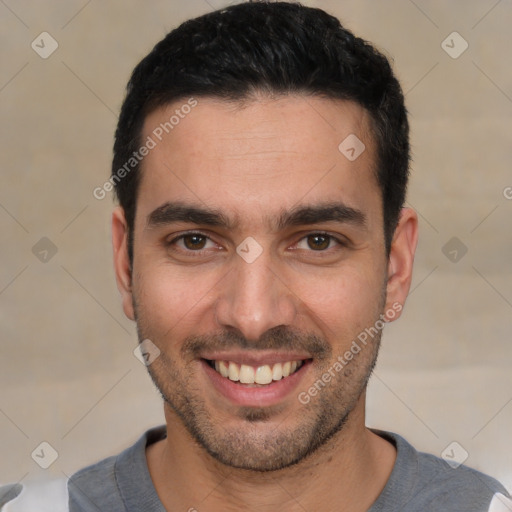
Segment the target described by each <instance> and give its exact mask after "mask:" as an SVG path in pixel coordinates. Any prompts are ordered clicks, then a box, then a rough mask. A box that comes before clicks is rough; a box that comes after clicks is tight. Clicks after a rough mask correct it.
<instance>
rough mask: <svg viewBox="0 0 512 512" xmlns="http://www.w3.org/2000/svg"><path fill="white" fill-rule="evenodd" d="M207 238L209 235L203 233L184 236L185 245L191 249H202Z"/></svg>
mask: <svg viewBox="0 0 512 512" xmlns="http://www.w3.org/2000/svg"><path fill="white" fill-rule="evenodd" d="M207 240H208V239H207V237H205V236H203V235H197V234H193V235H185V236H184V237H183V245H184V246H185V247H186V248H187V249H189V250H191V251H200V250H201V249H204V247H205V245H206V242H207Z"/></svg>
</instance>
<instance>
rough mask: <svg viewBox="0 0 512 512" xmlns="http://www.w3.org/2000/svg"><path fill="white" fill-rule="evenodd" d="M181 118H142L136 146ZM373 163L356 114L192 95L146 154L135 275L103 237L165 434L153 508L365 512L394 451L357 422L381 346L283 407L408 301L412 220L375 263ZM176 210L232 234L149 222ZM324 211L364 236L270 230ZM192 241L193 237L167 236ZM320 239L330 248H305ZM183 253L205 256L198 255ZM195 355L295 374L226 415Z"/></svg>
mask: <svg viewBox="0 0 512 512" xmlns="http://www.w3.org/2000/svg"><path fill="white" fill-rule="evenodd" d="M183 103H184V102H183ZM180 105H181V102H177V103H175V104H172V105H169V106H167V107H165V108H160V109H158V110H156V111H155V112H153V113H152V114H150V115H149V116H148V118H147V119H146V122H145V125H144V131H143V140H145V138H146V137H147V136H148V135H151V132H152V130H153V129H154V127H155V126H158V125H159V124H160V123H161V122H165V121H166V120H167V119H169V117H170V115H171V114H172V112H173V111H174V110H175V109H176V108H179V107H180ZM349 134H356V135H357V137H358V138H359V139H360V140H362V141H363V142H364V144H365V146H366V150H365V151H364V152H363V153H362V154H361V155H360V156H359V157H358V158H357V159H356V160H355V161H349V160H348V159H347V158H346V157H345V156H344V155H343V154H342V153H341V152H340V151H339V150H338V145H339V144H340V142H341V141H342V140H344V139H345V138H346V137H347V136H348V135H349ZM374 165H375V147H374V143H373V141H372V137H371V132H370V130H369V118H368V114H367V113H366V112H365V111H364V109H362V108H361V107H359V106H358V105H356V104H354V103H351V102H347V101H333V100H327V99H321V98H313V97H305V96H300V95H294V96H286V97H278V98H268V97H263V96H259V97H255V98H253V99H251V100H248V101H246V102H244V104H240V103H228V102H224V101H220V100H215V99H212V98H198V105H197V106H196V107H195V108H194V109H193V110H192V112H191V113H190V114H188V115H187V116H186V117H185V118H184V119H183V120H181V121H180V123H179V125H177V126H175V127H174V129H173V131H172V132H170V133H169V134H168V136H167V137H166V138H164V140H163V141H162V142H160V143H159V144H158V145H157V146H156V147H155V148H154V149H152V150H151V151H150V152H149V154H148V155H147V156H146V157H145V159H144V161H143V171H142V180H141V184H140V189H139V193H138V198H137V213H136V218H135V227H134V261H133V268H132V266H131V265H130V261H129V259H128V254H127V226H126V222H125V218H124V214H123V211H122V209H121V208H118V209H116V210H115V211H114V213H113V217H112V234H113V247H114V263H115V270H116V277H117V283H118V287H119V290H120V292H121V295H122V301H123V308H124V312H125V314H126V315H127V316H128V317H129V318H131V319H134V320H136V321H137V327H138V331H139V336H140V339H141V340H142V339H150V340H151V341H152V342H153V343H154V344H155V345H156V346H157V347H158V348H159V350H160V351H161V354H160V357H158V358H157V359H156V360H155V361H154V363H152V365H151V366H150V367H149V370H150V373H151V375H152V377H153V380H154V381H155V383H156V384H157V386H158V388H159V389H160V391H161V393H162V395H163V396H164V398H165V402H164V410H165V418H166V423H167V429H168V433H169V435H168V437H167V438H166V439H165V440H163V441H160V442H159V443H156V444H154V445H152V446H150V447H148V449H147V460H148V467H149V470H150V474H151V477H152V479H153V482H154V484H155V488H156V490H157V493H158V495H159V497H160V499H161V501H162V503H163V505H164V506H165V507H166V509H167V510H189V509H190V508H192V507H195V508H197V510H201V511H203V510H207V511H212V512H215V511H217V510H219V511H220V510H222V511H230V510H242V509H243V510H250V511H253V510H254V511H256V510H257V511H271V510H277V509H281V510H286V511H295V510H297V511H298V510H300V511H303V510H325V511H331V510H332V511H334V510H336V511H340V510H342V511H345V510H346V511H348V510H350V511H352V512H353V511H365V510H368V508H369V507H370V506H371V504H372V503H373V502H374V501H375V500H376V498H377V497H378V495H379V493H380V492H381V491H382V489H383V488H384V486H385V484H386V481H387V479H388V478H389V475H390V474H391V471H392V468H393V464H394V461H395V458H396V453H395V449H394V447H393V446H392V445H391V444H390V443H388V442H387V441H385V440H384V439H382V438H381V437H379V436H377V435H375V434H374V433H372V432H371V431H370V430H368V429H367V428H366V427H365V411H364V407H365V389H366V383H367V380H368V377H369V374H370V372H371V369H372V367H373V365H374V363H375V360H376V357H377V352H378V345H379V341H380V340H379V338H380V336H376V337H375V339H373V340H372V342H371V343H368V344H367V345H366V346H364V347H362V350H361V352H360V353H358V354H357V356H355V357H354V358H353V359H352V361H350V363H349V364H347V366H346V367H345V368H344V369H343V370H342V371H340V372H337V373H336V376H335V378H333V379H332V381H331V382H330V383H329V384H328V385H327V386H325V387H324V388H323V389H322V390H321V391H320V392H319V393H318V394H317V395H316V396H314V397H312V399H311V401H310V402H309V403H308V404H306V405H304V404H302V403H301V402H300V401H299V400H298V399H297V395H298V393H299V392H301V391H307V390H308V388H310V387H311V386H312V385H313V384H314V383H315V382H316V381H317V380H318V379H321V377H322V375H323V374H324V373H325V372H326V371H327V370H328V369H329V368H330V367H332V365H333V363H334V361H335V360H336V358H337V357H338V356H339V355H342V354H344V353H345V352H346V351H347V350H348V349H349V348H350V346H351V343H352V341H353V340H354V339H356V338H357V335H358V334H359V333H361V332H362V331H364V329H365V328H366V327H369V326H373V325H374V324H375V322H376V320H378V319H379V315H380V314H383V313H384V314H385V312H386V311H389V310H393V309H396V308H393V305H395V306H396V304H401V305H403V304H404V302H405V299H406V296H407V293H408V291H409V286H410V282H411V275H412V265H413V259H414V251H415V248H416V242H417V217H416V214H415V213H414V211H412V210H411V209H406V208H404V209H403V210H402V213H401V217H400V221H399V224H398V226H397V229H396V232H395V235H394V239H393V243H392V247H391V252H390V254H389V258H388V257H387V256H386V252H385V246H384V234H383V233H384V232H383V216H382V199H381V193H380V189H379V187H378V184H377V181H376V178H375V175H374V171H373V169H374ZM176 202H180V204H185V205H187V206H194V207H197V208H202V209H205V208H209V209H210V210H215V211H218V212H221V213H222V214H223V215H224V216H225V217H226V218H227V219H229V220H230V222H231V224H232V225H231V226H229V227H227V226H209V225H204V224H201V223H199V224H198V223H192V222H184V221H179V222H176V221H175V222H171V223H169V222H161V223H154V222H153V223H151V222H149V219H150V217H151V214H152V212H154V211H155V210H156V209H158V208H159V207H161V206H162V205H164V204H166V203H176ZM340 202H342V203H343V204H344V205H345V206H348V207H350V208H352V209H353V210H357V211H359V212H360V213H362V215H363V216H364V223H358V222H354V221H347V220H345V221H342V222H341V221H338V220H324V219H323V218H316V219H315V222H314V223H312V224H311V223H306V222H304V219H302V221H301V223H300V224H297V225H285V226H278V225H276V222H275V220H276V219H278V218H280V217H281V218H282V216H283V214H284V213H286V212H291V211H294V210H296V209H297V208H300V207H305V206H308V207H317V206H319V205H325V204H333V203H337V204H338V203H340ZM190 231H193V232H194V233H200V234H201V235H202V236H203V237H207V238H206V239H205V238H201V237H199V238H196V239H191V238H190V237H189V238H187V239H185V240H186V241H188V245H186V244H185V243H184V242H185V240H184V239H179V240H176V238H177V237H179V236H180V235H183V234H186V233H189V232H190ZM318 233H327V234H328V235H330V236H331V237H333V238H326V239H325V238H323V239H322V238H320V239H318V238H316V239H315V238H311V237H309V238H308V236H310V235H315V234H318ZM247 237H252V238H253V239H254V240H256V241H257V243H258V244H259V246H260V247H261V249H262V252H261V254H260V255H259V256H258V257H257V258H256V259H255V261H253V262H252V263H248V262H246V261H245V260H244V259H243V258H241V257H240V256H239V254H237V252H236V248H237V246H239V244H241V242H242V241H244V240H245V239H246V238H247ZM336 239H338V240H340V241H341V242H342V243H338V242H336V241H335V240H336ZM192 241H195V242H198V241H199V245H201V244H205V245H203V246H202V249H201V250H200V251H197V249H195V247H197V245H194V244H191V242H192ZM318 241H320V242H322V243H320V244H317V243H316V242H318ZM323 242H327V243H326V244H323ZM319 247H320V248H319ZM399 316H400V314H399V312H397V313H396V314H395V315H394V318H393V319H396V318H398V317H399ZM389 320H391V318H390V319H389ZM198 340H199V342H201V343H202V344H199V345H197V344H196V345H194V342H197V341H198ZM193 347H202V349H201V350H202V351H203V352H201V350H199V349H198V350H199V352H197V351H196V352H195V351H194V350H192V348H193ZM205 347H210V348H211V350H213V352H215V351H219V350H221V347H226V349H227V350H228V351H233V352H235V351H236V352H237V354H242V357H243V356H244V355H251V356H254V355H258V354H262V353H265V354H273V353H275V352H280V351H281V352H282V351H285V352H286V350H292V349H291V348H290V347H292V348H293V350H294V351H295V352H296V353H298V352H300V353H301V354H304V355H308V356H310V358H311V362H310V364H309V365H308V366H307V367H304V369H303V370H302V373H301V377H300V383H299V385H298V386H297V388H296V389H294V391H293V392H291V393H289V394H288V395H286V396H285V397H284V398H282V399H280V400H279V401H278V403H276V404H273V405H269V406H265V405H263V406H258V405H257V404H256V405H254V406H251V407H242V406H240V405H238V404H236V403H233V402H232V401H230V400H229V399H228V398H226V397H225V396H224V395H222V394H221V393H219V391H218V390H217V389H216V388H215V387H214V386H212V385H211V381H210V380H209V377H208V376H207V372H206V371H205V369H204V364H203V363H202V362H201V360H200V359H199V358H198V354H199V353H200V354H202V355H204V350H205ZM286 347H288V348H286ZM314 347H316V350H317V352H315V351H314V350H313V348H314ZM312 447H313V448H314V449H313V450H312V449H311V448H312ZM308 449H309V450H308ZM176 461H179V463H176Z"/></svg>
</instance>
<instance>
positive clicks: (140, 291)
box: [134, 264, 222, 341]
mask: <svg viewBox="0 0 512 512" xmlns="http://www.w3.org/2000/svg"><path fill="white" fill-rule="evenodd" d="M221 279H222V275H221V274H218V273H217V272H215V271H213V272H210V273H207V272H193V271H192V272H191V271H190V269H187V270H186V271H184V270H181V269H180V268H179V267H175V266H174V267H171V266H169V265H165V264H164V265H158V264H153V265H149V264H148V266H147V267H146V269H145V270H144V269H143V270H142V272H141V273H140V275H139V278H138V279H137V281H136V283H134V284H135V299H136V301H137V306H138V308H137V312H138V315H139V318H138V320H139V323H140V324H141V325H142V326H143V327H144V328H145V330H146V331H148V332H150V333H153V335H154V336H155V337H159V338H161V337H162V336H165V337H166V339H180V338H182V337H183V336H186V335H188V334H191V333H192V332H193V331H194V329H197V327H198V325H199V323H200V324H201V326H204V325H205V324H207V322H208V318H209V317H208V313H207V312H208V311H209V310H211V309H212V308H211V305H212V302H213V300H214V296H213V293H214V291H215V288H216V284H217V283H219V280H221ZM212 317H213V316H212ZM199 319H200V320H199ZM162 341H163V340H162Z"/></svg>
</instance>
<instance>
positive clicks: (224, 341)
mask: <svg viewBox="0 0 512 512" xmlns="http://www.w3.org/2000/svg"><path fill="white" fill-rule="evenodd" d="M226 349H228V350H229V349H250V350H255V351H258V350H287V351H293V352H307V353H308V354H311V356H312V357H314V358H315V359H319V360H322V359H327V358H330V357H331V356H332V348H331V346H330V344H329V343H328V342H327V340H325V339H324V338H322V337H320V336H317V335H316V334H310V333H305V332H302V331H300V330H297V329H292V328H290V327H286V326H277V327H273V328H272V329H269V330H268V331H265V332H264V333H263V334H262V335H261V336H260V337H259V338H258V339H257V340H250V339H248V338H246V337H245V336H244V335H243V334H242V333H241V332H240V331H235V330H230V331H222V332H219V333H213V334H206V335H196V336H189V337H188V338H186V339H185V340H184V342H183V345H182V346H181V353H182V356H184V357H187V356H188V357H193V358H194V359H197V358H199V357H201V354H202V353H204V351H206V350H219V351H220V350H226Z"/></svg>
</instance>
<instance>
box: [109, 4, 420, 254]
mask: <svg viewBox="0 0 512 512" xmlns="http://www.w3.org/2000/svg"><path fill="white" fill-rule="evenodd" d="M260 92H263V93H269V94H271V95H276V94H307V95H313V96H319V97H324V98H329V99H341V100H349V101H353V102H355V103H357V104H358V105H360V106H361V107H363V108H364V109H366V111H367V112H368V113H369V115H370V119H371V131H372V134H373V136H374V139H375V145H376V148H377V162H376V169H375V173H376V178H377V181H378V184H379V186H380V189H381V192H382V202H383V218H384V237H385V245H386V250H387V253H388V254H389V249H390V247H391V242H392V239H393V234H394V231H395V228H396V225H397V222H398V219H399V215H400V210H401V208H402V206H403V204H404V201H405V194H406V188H407V180H408V176H409V160H410V148H409V124H408V120H407V111H406V108H405V105H404V97H403V93H402V90H401V87H400V84H399V82H398V80H397V79H396V77H395V75H394V74H393V71H392V69H391V66H390V64H389V62H388V60H387V58H386V57H385V56H384V55H382V54H381V53H380V52H379V51H378V50H377V49H375V48H374V47H373V46H372V45H371V44H370V43H368V42H366V41H364V40H363V39H361V38H359V37H355V36H354V35H353V34H352V33H351V32H350V31H348V30H347V29H345V28H344V27H343V26H342V25H341V23H340V22H339V20H338V19H337V18H335V17H333V16H331V15H329V14H327V13H326V12H325V11H323V10H321V9H317V8H311V7H306V6H303V5H301V4H300V3H291V2H247V3H242V4H237V5H233V6H230V7H228V8H226V9H222V10H218V11H214V12H211V13H209V14H206V15H203V16H200V17H198V18H194V19H191V20H189V21H186V22H185V23H183V24H181V25H180V26H179V27H178V28H176V29H175V30H173V31H171V32H170V33H169V34H167V36H166V37H165V38H164V39H163V40H161V41H160V42H159V43H158V44H157V45H156V46H155V47H154V48H153V50H152V51H151V52H150V53H149V54H148V55H147V56H146V57H145V58H144V59H143V60H142V61H141V62H140V63H139V64H138V65H137V66H136V68H135V69H134V71H133V73H132V75H131V78H130V80H129V82H128V86H127V94H126V97H125V100H124V102H123V105H122V108H121V113H120V117H119V122H118V125H117V130H116V134H115V142H114V157H113V162H112V175H111V178H110V181H111V182H112V183H113V184H114V186H115V192H116V195H117V198H118V200H119V204H120V205H121V207H122V208H123V209H124V213H125V216H126V222H127V226H128V252H129V257H130V261H133V227H134V220H135V213H136V202H137V191H138V186H139V182H140V169H139V167H140V165H139V163H138V162H133V169H130V172H126V169H127V167H126V162H128V161H129V159H130V158H131V157H132V155H133V154H134V153H135V152H137V150H138V149H139V148H140V146H141V144H142V141H141V132H142V128H143V124H144V120H145V118H146V117H147V116H148V115H149V114H150V113H151V112H153V111H154V110H155V109H157V108H159V107H161V106H164V105H166V104H169V103H171V102H174V101H177V100H180V99H185V98H190V97H214V98H219V99H225V100H230V101H232V100H235V101H236V100H244V99H248V98H250V97H251V96H253V95H255V93H260ZM123 166H124V169H125V172H124V173H122V176H123V178H122V179H120V170H121V169H122V168H123Z"/></svg>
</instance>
